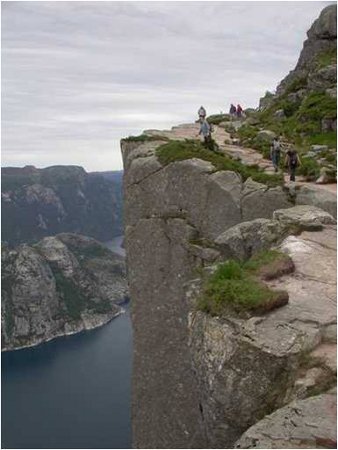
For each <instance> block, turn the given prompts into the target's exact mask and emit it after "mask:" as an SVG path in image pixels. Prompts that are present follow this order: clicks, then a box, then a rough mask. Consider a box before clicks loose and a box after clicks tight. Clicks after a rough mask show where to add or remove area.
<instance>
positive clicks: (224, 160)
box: [156, 140, 283, 186]
mask: <svg viewBox="0 0 338 450" xmlns="http://www.w3.org/2000/svg"><path fill="white" fill-rule="evenodd" d="M156 154H157V156H158V158H159V161H160V162H161V164H163V165H167V164H170V163H172V162H175V161H183V160H186V159H192V158H198V159H202V160H204V161H209V162H210V163H212V164H213V165H214V167H215V169H216V171H219V170H230V171H234V172H237V173H238V174H239V175H241V177H242V179H243V181H244V180H246V179H247V178H249V177H251V178H252V179H253V180H254V181H257V182H258V183H264V184H266V185H268V186H277V185H281V184H282V183H283V179H282V175H280V174H276V175H269V174H267V173H264V172H263V171H262V170H261V169H259V168H258V167H257V166H245V165H244V164H242V163H241V162H239V161H235V160H234V159H231V158H230V157H228V156H226V155H224V154H221V153H216V152H212V151H210V150H207V149H206V148H205V147H203V146H202V144H201V143H200V142H197V141H193V140H185V141H170V142H168V143H167V144H163V145H161V146H160V147H158V149H157V150H156Z"/></svg>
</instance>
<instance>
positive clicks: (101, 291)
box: [1, 233, 127, 350]
mask: <svg viewBox="0 0 338 450" xmlns="http://www.w3.org/2000/svg"><path fill="white" fill-rule="evenodd" d="M1 263H2V270H1V297H2V302H1V325H2V326H1V328H2V337H1V342H2V349H3V350H12V349H16V348H21V347H26V346H31V345H36V344H39V343H41V342H45V341H47V340H50V339H53V338H55V337H57V336H62V335H67V334H72V333H76V332H79V331H81V330H85V329H91V328H94V327H97V326H100V325H102V324H104V323H106V322H108V321H109V320H110V319H112V318H113V317H115V316H116V315H118V314H120V312H121V307H120V306H119V304H120V303H123V301H124V300H125V298H126V296H127V283H126V275H125V265H124V260H123V258H121V257H120V256H118V255H116V254H114V253H113V252H111V251H110V250H107V249H106V248H105V247H104V246H103V245H101V244H100V243H99V242H97V241H95V240H94V239H91V238H88V237H86V236H81V235H75V234H67V233H63V234H59V235H57V236H53V237H46V238H44V239H43V240H42V241H40V242H38V243H36V244H34V245H30V246H29V245H27V244H24V245H20V246H18V247H16V248H15V249H9V248H8V247H7V246H6V245H3V246H2V252H1Z"/></svg>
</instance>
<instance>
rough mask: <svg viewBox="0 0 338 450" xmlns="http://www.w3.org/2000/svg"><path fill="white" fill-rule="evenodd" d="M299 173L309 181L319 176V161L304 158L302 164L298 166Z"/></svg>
mask: <svg viewBox="0 0 338 450" xmlns="http://www.w3.org/2000/svg"><path fill="white" fill-rule="evenodd" d="M297 173H298V174H299V175H303V176H305V177H306V178H307V179H308V180H309V181H310V180H315V179H316V178H318V177H319V174H320V166H319V165H318V163H317V161H316V160H315V159H312V158H303V159H302V165H301V166H300V167H298V168H297Z"/></svg>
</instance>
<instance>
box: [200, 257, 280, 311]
mask: <svg viewBox="0 0 338 450" xmlns="http://www.w3.org/2000/svg"><path fill="white" fill-rule="evenodd" d="M284 260H285V255H284V254H282V253H280V252H277V251H272V250H269V251H264V252H261V253H260V254H258V255H256V256H255V257H253V258H251V259H250V260H249V261H247V262H245V263H240V262H237V261H234V260H229V261H226V262H225V263H222V264H220V265H219V266H218V268H217V269H216V271H215V272H214V273H213V274H212V275H210V276H209V277H208V278H207V279H206V280H205V281H204V285H203V291H202V295H201V296H200V298H199V299H198V305H197V307H198V309H200V310H201V311H203V312H206V313H208V314H211V315H213V316H215V315H217V316H222V315H226V314H233V313H235V314H238V315H240V316H241V315H243V314H244V315H247V314H248V313H255V314H263V313H265V312H268V311H270V310H271V309H274V308H276V307H278V306H282V305H285V304H286V303H287V302H288V295H287V293H286V292H284V291H272V290H271V289H270V288H269V287H268V286H267V285H266V284H264V283H263V282H262V281H261V279H260V276H261V275H262V271H263V270H264V268H266V267H268V266H270V265H271V264H272V263H273V264H275V265H277V262H280V261H284Z"/></svg>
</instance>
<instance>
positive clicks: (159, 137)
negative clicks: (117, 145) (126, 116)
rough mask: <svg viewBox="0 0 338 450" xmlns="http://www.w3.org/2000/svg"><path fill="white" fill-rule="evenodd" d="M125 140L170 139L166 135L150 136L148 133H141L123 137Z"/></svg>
mask: <svg viewBox="0 0 338 450" xmlns="http://www.w3.org/2000/svg"><path fill="white" fill-rule="evenodd" d="M122 140H123V141H125V142H150V141H169V138H167V137H166V136H149V135H147V134H140V135H139V136H129V137H127V138H124V139H122Z"/></svg>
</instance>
